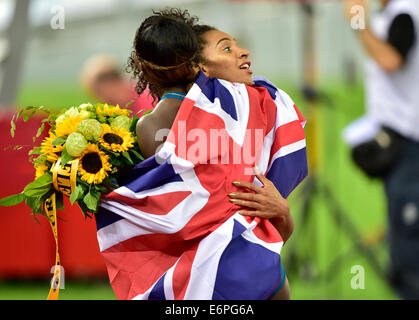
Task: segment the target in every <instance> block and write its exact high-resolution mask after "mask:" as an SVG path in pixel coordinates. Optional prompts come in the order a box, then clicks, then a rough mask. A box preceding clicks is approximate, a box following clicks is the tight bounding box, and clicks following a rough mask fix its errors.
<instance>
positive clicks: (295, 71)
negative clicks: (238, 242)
mask: <svg viewBox="0 0 419 320" xmlns="http://www.w3.org/2000/svg"><path fill="white" fill-rule="evenodd" d="M22 2H29V7H28V25H27V26H25V24H24V23H22V22H21V23H20V24H19V27H16V28H17V29H15V31H16V30H17V31H18V32H16V33H14V34H13V35H12V36H11V37H10V35H9V33H8V28H9V27H10V26H11V23H12V21H13V16H14V8H15V5H16V3H20V5H22ZM165 6H170V7H180V8H185V9H189V11H190V12H191V13H192V14H194V15H197V16H198V17H200V20H201V21H202V22H203V23H207V24H211V25H214V26H216V27H217V28H219V29H221V30H223V31H226V32H228V33H230V34H232V35H233V36H234V37H235V38H236V39H237V40H238V42H239V44H240V45H241V46H242V47H245V48H248V49H249V50H250V52H251V56H250V59H251V61H252V69H253V70H254V71H255V73H256V74H258V75H263V76H265V77H267V78H268V79H270V80H271V81H272V82H274V83H275V84H276V85H277V86H278V87H280V88H281V89H283V90H285V91H286V92H288V93H289V94H290V96H291V97H292V98H293V99H294V100H295V102H296V104H297V105H298V106H299V107H300V109H301V110H302V111H303V113H304V114H305V115H306V116H307V118H308V123H309V124H311V127H309V128H308V130H309V132H315V133H316V136H317V138H315V141H311V142H312V144H310V140H309V144H308V149H310V150H309V155H310V161H313V162H315V160H316V159H317V160H318V161H316V162H318V166H317V167H315V168H314V169H315V170H314V172H315V173H316V175H315V180H310V179H307V180H306V181H305V182H304V183H303V184H302V185H301V186H299V188H297V190H296V191H295V192H294V193H293V195H292V196H291V199H290V200H291V204H290V206H291V210H292V214H293V216H294V217H295V232H294V234H293V236H292V238H291V239H290V240H289V241H288V242H287V243H286V245H285V247H284V249H283V262H284V264H285V268H286V271H287V274H288V278H289V281H290V284H291V289H292V298H293V299H397V297H396V295H395V294H394V292H393V291H392V290H391V288H390V286H389V285H388V283H387V282H386V280H385V267H386V264H387V259H388V256H387V244H386V237H385V231H386V224H387V222H386V213H385V212H386V203H385V197H384V194H383V187H382V185H381V184H380V182H378V181H373V180H369V179H367V178H366V177H365V176H364V175H363V174H362V173H361V172H360V171H359V170H358V169H357V168H356V167H355V166H354V165H353V163H352V161H351V159H350V154H349V150H348V147H347V146H346V145H345V143H344V141H343V139H342V138H341V137H342V129H343V128H344V127H345V126H346V125H347V124H348V123H350V122H351V121H353V120H354V119H356V118H357V117H359V116H361V115H362V114H363V112H364V89H363V81H362V70H363V65H362V62H363V53H362V52H361V49H360V47H359V45H358V43H357V42H356V39H355V34H354V33H353V30H351V29H350V27H349V26H348V23H347V21H346V20H345V19H344V16H343V11H342V2H341V1H320V0H319V1H314V2H312V9H313V11H312V15H310V14H309V13H307V7H306V8H305V9H306V10H304V6H303V5H302V4H301V3H300V2H299V1H232V0H231V1H227V0H118V1H117V0H90V1H81V0H31V1H29V0H28V1H26V0H17V1H15V0H0V88H2V87H3V88H5V87H6V86H7V85H9V86H10V85H11V84H13V82H14V81H15V82H16V92H15V94H14V93H13V92H10V91H8V97H7V98H8V99H10V96H11V98H12V100H9V101H6V100H3V101H2V100H0V106H1V105H2V107H1V108H0V123H1V125H0V130H1V132H2V139H1V143H0V148H1V150H0V152H1V156H0V159H1V167H0V168H1V169H0V170H1V186H0V197H4V196H6V195H9V194H11V193H16V192H20V191H21V190H22V188H23V186H24V185H25V184H26V183H27V182H29V181H30V180H31V179H32V178H33V174H34V173H33V168H31V165H30V164H29V163H28V162H27V150H28V149H26V151H25V149H22V150H17V151H13V150H12V149H8V150H6V151H5V150H4V149H5V148H6V147H7V146H9V145H18V144H32V136H33V135H34V130H35V129H36V128H37V124H38V123H37V121H39V119H38V120H36V119H35V120H34V121H30V122H28V123H25V124H23V123H17V131H16V138H15V139H11V137H10V133H9V132H10V120H11V117H12V115H13V113H14V112H16V110H17V108H18V106H27V105H46V106H50V107H56V108H61V107H67V106H72V105H79V104H81V103H85V102H89V101H90V102H94V101H93V99H92V98H91V97H89V96H88V95H87V94H86V92H84V91H83V89H82V87H81V85H80V82H79V73H80V69H81V67H82V65H83V63H84V62H85V61H86V60H87V59H88V58H89V57H90V56H92V55H94V54H98V53H109V54H113V55H115V56H116V57H117V59H118V61H119V63H120V64H121V67H123V66H124V64H125V63H126V60H127V57H128V55H129V53H130V51H131V48H132V40H133V37H134V34H135V31H136V28H137V27H138V25H139V24H140V22H141V21H142V20H143V19H144V18H145V17H147V16H148V15H150V13H151V10H152V9H159V8H163V7H165ZM24 7H25V6H24V5H22V8H24ZM57 10H58V11H57ZM60 10H63V12H64V17H65V21H64V28H63V29H56V28H53V27H52V25H51V23H52V21H53V19H54V17H55V15H56V14H57V12H60ZM310 16H311V17H312V18H313V20H312V24H310V23H309V21H310V20H309V17H310ZM9 30H10V29H9ZM307 36H308V38H307ZM307 39H312V40H313V42H312V43H313V45H314V46H313V47H312V49H313V51H312V52H313V53H314V55H313V57H314V59H313V61H314V64H311V63H310V60H307V56H305V54H307V52H310V50H311V49H310V45H309V44H310V41H308V42H307ZM16 43H17V44H16ZM16 48H18V51H17V52H18V53H19V54H16V55H15V56H14V57H15V59H19V61H18V62H16V64H15V66H14V68H15V69H14V70H15V72H14V73H13V75H11V74H10V71H9V73H7V71H8V69H7V62H8V61H9V62H10V59H11V58H10V54H11V52H13V51H12V50H13V49H16ZM307 69H310V70H311V71H312V72H313V73H312V75H314V77H312V78H311V79H314V81H313V82H312V83H311V85H312V86H313V88H314V89H316V90H317V96H318V100H316V102H315V103H308V101H307V99H306V96H305V95H303V90H302V88H303V87H304V84H305V80H307ZM309 75H310V74H309ZM306 84H307V83H306ZM0 92H2V91H0ZM5 96H7V95H6V94H5V93H4V92H3V96H2V95H1V94H0V97H3V98H4V97H5ZM313 110H314V111H313ZM313 124H314V125H313ZM309 139H313V137H311V138H310V137H309ZM311 173H313V171H311ZM312 181H315V184H314V186H315V187H314V188H310V187H311V182H312ZM307 203H309V204H310V206H307ZM66 208H70V204H69V202H67V203H66ZM0 212H1V214H0V228H1V232H0V252H1V258H0V299H45V298H46V296H47V294H48V290H49V281H50V276H51V274H50V268H51V266H53V264H54V261H53V259H54V240H53V237H52V234H51V231H50V229H49V225H48V224H47V221H46V219H44V218H43V217H40V219H39V223H37V222H36V221H35V220H34V219H33V218H32V217H31V216H30V211H29V209H27V208H26V207H24V206H23V205H19V206H17V207H15V208H5V207H0ZM62 218H63V220H65V221H60V223H59V237H60V250H61V255H62V265H63V267H64V270H65V288H64V289H63V290H61V292H60V298H61V299H115V296H114V294H113V291H112V289H111V287H110V285H109V282H108V279H107V276H106V270H105V267H104V263H103V261H102V260H101V257H100V255H99V253H98V246H97V242H96V234H95V226H94V222H93V221H85V220H84V218H83V217H82V215H81V211H79V210H78V209H77V208H71V209H68V210H66V212H64V213H62ZM356 266H361V267H362V268H363V270H364V272H365V285H364V287H363V288H359V289H354V288H353V286H351V283H352V284H353V281H354V278H353V277H354V276H356V275H357V274H356V273H355V271H354V270H358V269H356ZM354 267H355V269H354ZM353 272H354V273H353Z"/></svg>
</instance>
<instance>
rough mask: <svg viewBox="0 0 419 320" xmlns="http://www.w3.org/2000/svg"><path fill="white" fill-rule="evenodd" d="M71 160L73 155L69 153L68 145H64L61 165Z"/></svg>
mask: <svg viewBox="0 0 419 320" xmlns="http://www.w3.org/2000/svg"><path fill="white" fill-rule="evenodd" d="M71 160H73V157H72V156H70V155H69V153H68V152H67V149H66V147H64V149H63V151H62V152H61V165H62V166H63V165H65V164H67V163H68V162H69V161H71Z"/></svg>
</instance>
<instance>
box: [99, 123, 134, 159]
mask: <svg viewBox="0 0 419 320" xmlns="http://www.w3.org/2000/svg"><path fill="white" fill-rule="evenodd" d="M102 128H103V131H102V135H101V136H100V138H99V139H98V141H99V143H100V144H101V145H102V146H103V147H105V148H106V149H108V150H111V151H113V152H124V151H127V150H128V149H129V148H132V147H133V146H134V145H133V143H134V138H133V137H132V134H131V132H129V131H127V130H125V129H123V128H117V127H113V128H111V127H110V126H109V125H107V124H102Z"/></svg>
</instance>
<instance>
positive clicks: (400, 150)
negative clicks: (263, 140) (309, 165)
mask: <svg viewBox="0 0 419 320" xmlns="http://www.w3.org/2000/svg"><path fill="white" fill-rule="evenodd" d="M366 2H367V1H365V0H347V1H346V15H347V17H348V19H349V20H352V19H353V14H354V12H355V10H354V9H355V8H358V9H359V8H361V9H362V10H363V12H364V13H365V16H366V17H367V16H368V15H367V9H368V8H367V6H366V5H367V3H366ZM380 3H381V7H382V8H381V10H380V11H379V12H378V13H377V14H376V15H375V16H374V17H373V19H372V23H371V25H369V24H368V23H366V26H365V28H362V29H359V30H356V32H357V37H358V39H359V42H360V44H361V46H362V47H363V49H364V51H365V52H366V53H367V55H368V60H367V62H366V70H365V71H366V72H365V74H366V79H365V85H366V88H365V89H366V90H365V93H366V107H367V115H366V117H365V118H364V122H365V119H368V120H367V121H370V123H373V125H372V126H370V127H374V125H375V127H376V128H377V131H376V132H375V134H373V135H372V139H369V140H366V141H363V142H362V143H359V144H357V145H356V146H353V149H352V156H353V159H354V161H355V162H356V164H357V165H358V166H359V167H360V168H361V169H362V170H363V171H364V172H365V173H366V174H367V175H368V176H370V177H378V178H380V179H382V180H383V182H384V183H385V191H386V197H387V206H388V214H389V217H388V219H389V233H388V235H389V241H390V257H391V266H390V279H391V282H392V284H393V285H394V288H395V289H396V290H397V292H398V294H399V295H400V296H401V297H402V298H404V299H419V87H418V83H419V46H418V42H417V40H418V39H417V34H418V30H419V29H418V28H419V9H418V7H417V0H380Z"/></svg>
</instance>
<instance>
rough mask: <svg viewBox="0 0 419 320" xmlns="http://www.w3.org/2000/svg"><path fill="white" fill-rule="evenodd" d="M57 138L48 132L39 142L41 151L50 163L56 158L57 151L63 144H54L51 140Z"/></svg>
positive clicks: (58, 151) (59, 150) (61, 148)
mask: <svg viewBox="0 0 419 320" xmlns="http://www.w3.org/2000/svg"><path fill="white" fill-rule="evenodd" d="M56 138H57V136H56V135H55V134H54V133H52V132H51V131H50V132H49V137H47V138H45V139H44V140H43V141H42V143H41V152H42V153H43V154H44V155H46V157H47V160H48V161H51V162H52V163H54V162H56V161H57V160H58V157H59V156H58V153H60V152H61V151H63V146H54V145H53V144H52V142H53V141H54V140H55V139H56Z"/></svg>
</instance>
